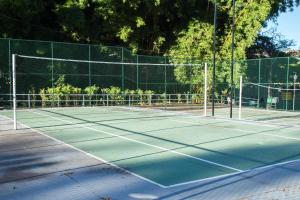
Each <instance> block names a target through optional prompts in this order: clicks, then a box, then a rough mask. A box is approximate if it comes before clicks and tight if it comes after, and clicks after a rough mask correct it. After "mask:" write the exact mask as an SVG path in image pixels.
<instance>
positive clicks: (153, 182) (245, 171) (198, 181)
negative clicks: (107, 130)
mask: <svg viewBox="0 0 300 200" xmlns="http://www.w3.org/2000/svg"><path fill="white" fill-rule="evenodd" d="M3 117H4V118H7V119H9V120H12V119H11V118H9V117H6V116H3ZM18 123H19V124H21V125H23V126H24V127H27V128H29V129H30V130H33V131H36V132H37V133H39V134H41V135H43V136H45V137H48V138H50V139H52V140H54V141H56V142H58V143H61V144H64V145H66V146H68V147H70V148H72V149H75V150H77V151H79V152H81V153H83V154H85V155H87V156H90V157H92V158H94V159H96V160H99V161H102V162H104V163H106V164H108V165H111V166H113V167H116V168H118V169H121V170H123V171H125V172H127V173H128V174H131V175H133V176H136V177H138V178H140V179H142V180H145V181H147V182H149V183H152V184H154V185H157V186H159V187H161V188H165V189H166V188H172V187H177V186H184V185H187V184H192V183H200V182H203V181H209V180H214V179H218V178H226V177H230V176H234V175H240V174H244V173H247V172H252V171H259V170H262V169H267V168H272V167H276V166H281V165H285V164H289V163H294V162H300V159H296V160H291V161H286V162H280V163H276V164H272V165H266V166H263V167H257V168H254V169H249V170H244V171H240V172H234V173H228V174H224V175H220V176H214V177H209V178H204V179H198V180H193V181H187V182H183V183H178V184H173V185H168V186H165V185H162V184H159V183H157V182H155V181H152V180H150V179H147V178H145V177H143V176H140V175H138V174H135V173H134V172H131V171H128V170H126V169H124V168H122V167H119V166H117V165H115V164H113V163H110V162H108V161H106V160H104V159H102V158H99V157H96V156H94V155H92V154H90V153H87V152H85V151H83V150H81V149H78V148H76V147H74V146H72V145H69V144H67V143H65V142H63V141H60V140H58V139H56V138H53V137H51V136H49V135H46V134H44V133H43V132H41V131H39V130H36V129H33V128H31V127H29V126H27V125H25V124H23V123H20V122H18Z"/></svg>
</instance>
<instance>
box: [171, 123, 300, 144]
mask: <svg viewBox="0 0 300 200" xmlns="http://www.w3.org/2000/svg"><path fill="white" fill-rule="evenodd" d="M171 121H175V122H179V123H185V124H194V125H199V124H197V123H195V122H186V121H182V120H175V119H171ZM215 127H218V126H215ZM218 128H224V129H229V130H236V131H240V132H244V133H254V134H258V135H266V136H272V137H278V138H284V139H287V140H288V139H289V140H296V141H300V138H294V137H289V136H282V135H276V134H271V133H260V132H256V131H248V130H243V129H238V128H226V127H218ZM269 131H272V130H269Z"/></svg>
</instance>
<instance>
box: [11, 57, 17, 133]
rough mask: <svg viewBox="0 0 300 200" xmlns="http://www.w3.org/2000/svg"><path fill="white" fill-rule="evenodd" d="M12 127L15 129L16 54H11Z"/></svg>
mask: <svg viewBox="0 0 300 200" xmlns="http://www.w3.org/2000/svg"><path fill="white" fill-rule="evenodd" d="M12 75H13V76H12V78H13V88H12V89H13V113H14V129H15V130H17V94H16V93H17V91H16V54H13V55H12Z"/></svg>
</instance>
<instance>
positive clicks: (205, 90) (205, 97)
mask: <svg viewBox="0 0 300 200" xmlns="http://www.w3.org/2000/svg"><path fill="white" fill-rule="evenodd" d="M204 116H205V117H206V116H207V63H205V64H204Z"/></svg>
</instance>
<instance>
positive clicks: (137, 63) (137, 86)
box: [136, 55, 139, 90]
mask: <svg viewBox="0 0 300 200" xmlns="http://www.w3.org/2000/svg"><path fill="white" fill-rule="evenodd" d="M136 89H137V90H138V89H139V55H136Z"/></svg>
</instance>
